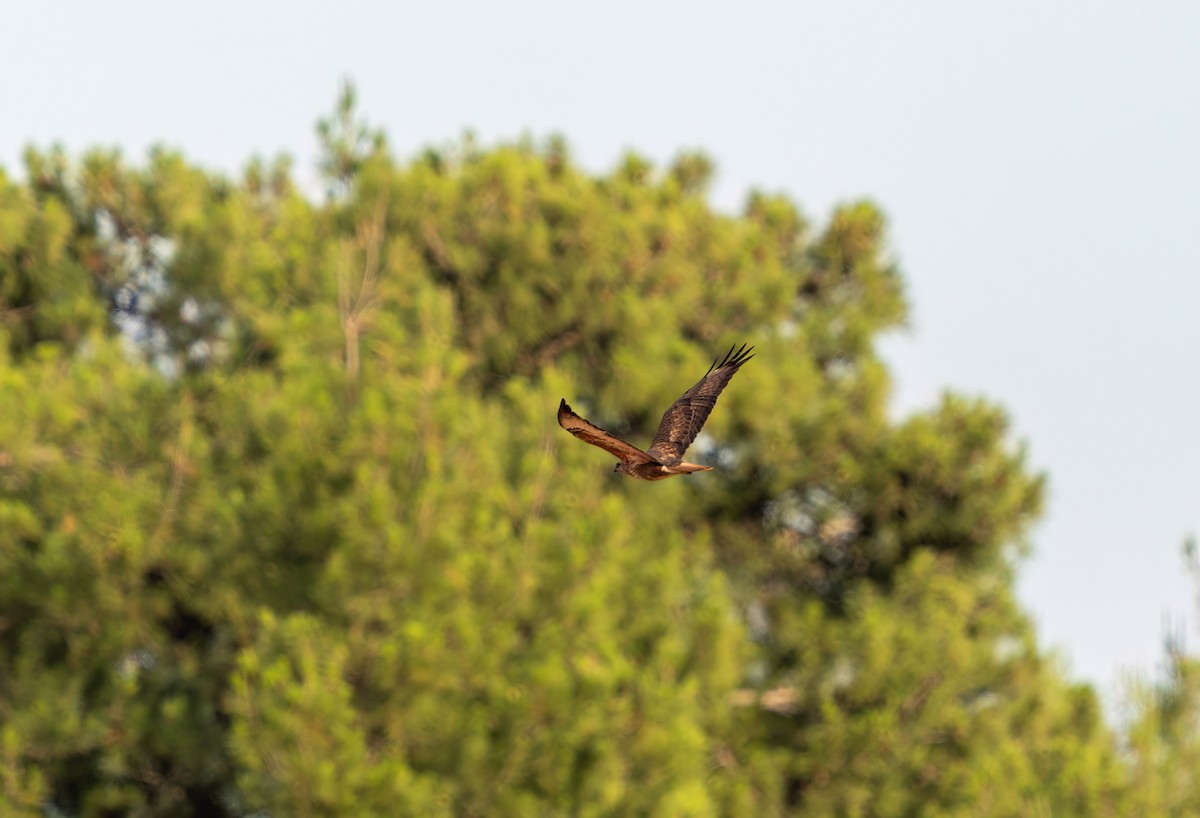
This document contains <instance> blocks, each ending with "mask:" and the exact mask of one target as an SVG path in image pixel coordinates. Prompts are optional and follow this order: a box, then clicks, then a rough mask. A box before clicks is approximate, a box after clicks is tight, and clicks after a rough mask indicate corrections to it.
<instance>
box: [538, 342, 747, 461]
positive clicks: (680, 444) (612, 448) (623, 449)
mask: <svg viewBox="0 0 1200 818" xmlns="http://www.w3.org/2000/svg"><path fill="white" fill-rule="evenodd" d="M753 350H754V347H750V348H747V347H746V345H745V344H742V348H741V349H739V350H738V351H737V352H736V353H735V352H734V351H733V347H730V348H729V352H728V353H726V355H725V358H724V360H722V361H721V362H720V363H719V364H718V363H717V362H716V360H714V361H713V365H712V366H710V367H709V368H708V372H706V373H705V375H704V377H703V378H701V379H700V380H699V381H697V382H696V385H695V386H693V387H692V388H691V389H689V390H688V391H686V392H684V393H683V397H681V398H680V399H679V400H677V401H675V402H674V403H673V404H671V408H670V409H668V410H667V411H666V412H664V413H663V416H662V420H661V421H659V424H658V431H657V432H656V433H655V434H654V441H653V442H652V443H651V444H650V448H649V449H648V450H647V451H644V452H643V451H642V450H641V449H639V448H638V447H637V446H634V445H633V444H632V443H626V442H625V441H624V440H621V438H619V437H616V436H615V435H611V434H609V433H608V432H606V431H604V430H603V429H601V428H600V427H599V426H596V425H594V424H592V423H590V422H588V421H587V420H585V419H583V418H581V417H580V416H579V415H577V414H575V413H574V412H572V411H571V407H570V406H568V405H567V401H566V399H565V398H564V399H563V400H562V402H561V403H559V404H558V425H559V426H561V427H563V428H564V429H566V430H567V431H568V432H570V433H571V434H573V435H575V437H577V438H579V439H580V440H582V441H584V442H585V443H591V444H592V445H593V446H599V447H600V448H601V449H604V450H605V451H606V452H608V453H609V454H612V455H614V456H615V457H616V458H617V459H618V460H620V461H621V462H620V463H618V464H617V465H616V467H615V468H614V469H613V471H617V472H620V473H621V474H628V475H629V476H630V477H636V478H638V479H640V480H663V479H665V478H667V477H670V476H671V475H673V474H691V473H692V472H695V471H712V466H700V465H697V464H696V463H685V462H684V460H683V453H684V452H686V451H687V448H688V446H690V445H692V441H693V440H695V439H696V435H698V434H700V429H701V428H703V426H704V421H706V420H708V416H709V413H711V412H712V410H713V407H714V406H716V405H717V396H718V395H720V394H721V390H723V389H724V388H725V387H726V386H727V385H728V384H729V380H730V378H732V377H733V374H734V373H735V372H737V371H738V369H739V368H740V367H741V365H742V364H744V363H746V361H748V360H750V359H751V358H753V357H754V356H753V355H751V354H750V353H751V352H752V351H753Z"/></svg>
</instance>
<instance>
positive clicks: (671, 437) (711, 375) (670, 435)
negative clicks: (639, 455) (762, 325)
mask: <svg viewBox="0 0 1200 818" xmlns="http://www.w3.org/2000/svg"><path fill="white" fill-rule="evenodd" d="M753 349H754V347H750V348H747V347H746V345H745V344H742V348H741V349H739V350H738V351H737V352H736V353H735V352H734V351H733V347H730V348H729V352H728V353H726V355H725V359H724V360H723V361H721V363H719V364H718V363H717V362H716V361H715V360H714V361H713V365H712V366H710V367H709V368H708V372H707V373H705V375H704V377H703V378H701V379H700V380H699V381H697V382H696V385H695V386H693V387H692V388H691V389H689V390H688V391H686V392H684V393H683V397H681V398H680V399H679V400H677V401H675V403H673V404H671V408H670V409H668V410H667V411H666V412H664V413H663V416H662V420H661V421H660V422H659V424H658V432H657V433H656V434H655V435H654V442H653V443H651V444H650V449H649V450H648V452H647V454H649V455H650V456H651V457H653V458H654V459H655V460H657V461H658V462H659V463H662V464H663V465H666V466H673V465H675V464H676V463H678V462H679V461H681V460H682V459H683V453H684V452H686V451H687V448H688V446H691V445H692V441H693V440H695V439H696V435H698V434H700V430H701V429H702V428H703V427H704V421H706V420H708V416H709V414H710V413H711V412H712V410H713V407H714V406H716V405H717V396H718V395H720V394H721V390H723V389H724V388H725V387H726V385H727V384H728V383H729V379H730V378H732V377H733V373H735V372H737V371H738V368H739V367H741V365H742V364H744V363H746V361H748V360H750V359H751V358H753V357H754V356H753V355H751V354H750V353H751V351H753Z"/></svg>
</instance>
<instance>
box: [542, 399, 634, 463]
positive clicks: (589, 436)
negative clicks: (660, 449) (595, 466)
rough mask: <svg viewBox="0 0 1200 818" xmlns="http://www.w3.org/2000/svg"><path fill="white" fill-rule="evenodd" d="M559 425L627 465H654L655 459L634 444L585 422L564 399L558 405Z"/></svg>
mask: <svg viewBox="0 0 1200 818" xmlns="http://www.w3.org/2000/svg"><path fill="white" fill-rule="evenodd" d="M558 425H559V426H561V427H563V428H564V429H566V430H567V431H568V432H570V433H571V434H573V435H575V437H577V438H579V439H580V440H582V441H583V442H584V443H591V444H592V445H593V446H599V447H600V448H601V449H604V451H606V452H608V453H609V454H612V455H615V456H616V457H617V458H618V459H619V460H621V461H622V462H625V463H630V462H632V463H653V462H654V458H652V457H650V456H649V455H648V454H646V453H645V452H643V451H642V450H641V449H639V448H638V447H637V446H634V445H633V444H632V443H626V442H625V441H624V440H621V438H619V437H616V436H614V435H611V434H609V433H608V432H606V431H604V430H603V429H601V428H600V427H599V426H596V425H595V424H593V423H590V422H589V421H587V420H584V419H583V418H581V417H580V416H579V415H577V414H575V413H574V412H572V411H571V407H570V406H567V401H566V399H565V398H564V399H563V401H562V402H561V403H559V404H558Z"/></svg>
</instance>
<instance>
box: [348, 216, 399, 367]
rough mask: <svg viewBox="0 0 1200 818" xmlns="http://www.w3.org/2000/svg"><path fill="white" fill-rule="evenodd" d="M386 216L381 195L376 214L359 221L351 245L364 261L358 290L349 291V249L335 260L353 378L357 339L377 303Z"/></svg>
mask: <svg viewBox="0 0 1200 818" xmlns="http://www.w3.org/2000/svg"><path fill="white" fill-rule="evenodd" d="M386 220H387V199H386V198H381V199H380V200H379V203H378V204H377V205H376V206H375V214H374V216H373V217H372V219H371V221H370V222H369V223H367V224H364V225H361V226H360V227H359V230H358V237H357V242H356V247H355V248H354V249H355V250H358V251H360V252H361V253H362V254H363V256H364V261H363V272H362V278H361V279H360V280H359V282H358V292H357V293H352V292H351V290H352V286H351V282H350V273H349V267H350V263H349V261H348V260H347V259H346V256H349V255H350V253H346V254H344V255H343V259H342V262H341V263H339V264H338V276H337V279H338V315H339V317H340V319H341V322H342V332H343V333H344V334H345V336H346V374H347V375H349V377H350V380H351V381H352V382H353V381H357V380H358V372H359V339H360V337H361V335H362V333H363V331H364V330H365V329H366V328H367V327H368V326H370V323H371V319H372V318H373V317H374V314H375V309H376V307H377V306H378V296H379V274H380V272H381V271H382V265H381V258H382V256H383V243H384V240H385V238H386V236H387V226H386Z"/></svg>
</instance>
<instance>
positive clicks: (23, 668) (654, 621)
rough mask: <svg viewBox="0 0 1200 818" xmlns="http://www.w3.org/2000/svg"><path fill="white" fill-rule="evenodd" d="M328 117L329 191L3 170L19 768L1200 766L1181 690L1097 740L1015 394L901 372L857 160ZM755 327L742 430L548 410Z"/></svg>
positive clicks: (572, 808) (1104, 799)
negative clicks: (581, 426) (614, 151)
mask: <svg viewBox="0 0 1200 818" xmlns="http://www.w3.org/2000/svg"><path fill="white" fill-rule="evenodd" d="M319 136H320V138H321V140H322V145H323V147H324V151H325V156H324V159H323V162H322V169H323V171H324V173H325V175H326V181H327V182H328V184H329V189H328V193H329V195H328V196H327V198H326V199H325V200H324V201H321V202H313V201H311V200H309V199H308V198H306V197H304V196H303V195H301V194H300V193H299V191H298V190H297V188H296V186H295V184H294V183H293V181H292V179H291V170H290V165H289V163H288V162H287V161H286V160H283V159H280V160H275V161H272V162H267V161H263V160H254V161H252V162H251V163H250V164H249V165H248V167H247V169H246V171H245V172H244V174H242V176H241V177H240V178H238V179H235V180H231V179H226V178H223V177H220V176H218V175H215V174H212V173H209V172H206V171H204V170H202V169H200V168H196V167H194V166H192V165H190V164H189V163H188V162H187V161H186V160H185V159H184V158H183V157H182V156H181V155H179V154H178V153H175V152H173V151H170V150H166V149H162V148H159V149H155V150H153V151H152V152H151V154H150V156H149V157H148V159H147V161H146V162H145V164H144V165H129V164H127V163H126V162H125V161H124V160H123V159H122V158H121V157H120V156H119V155H118V154H116V153H115V152H105V151H93V152H91V153H88V154H86V155H85V156H84V157H83V158H82V160H81V161H78V162H75V161H71V160H69V159H68V158H67V156H66V155H65V153H64V152H63V151H62V150H60V149H54V150H51V151H48V152H45V153H41V152H38V151H35V150H30V151H29V152H28V154H27V156H26V169H25V178H24V180H23V181H19V182H18V181H12V180H11V179H10V178H9V177H8V176H7V175H4V174H0V336H2V338H0V342H2V343H0V356H2V357H0V394H2V395H3V403H4V412H2V413H0V651H2V652H3V653H2V661H0V666H2V667H3V668H4V672H3V673H0V755H2V763H0V811H3V812H4V813H5V814H29V815H35V814H46V813H55V814H68V815H146V816H151V815H172V816H176V815H251V814H256V815H298V816H306V815H388V816H391V815H421V816H425V815H463V816H467V815H510V814H512V815H531V816H532V815H537V816H543V815H568V814H570V815H614V814H629V815H643V814H655V815H681V816H685V815H695V816H701V815H719V814H728V815H744V814H763V815H783V814H804V815H807V816H813V815H830V816H833V815H863V816H867V815H871V816H875V815H879V816H888V815H897V816H899V815H917V814H921V815H926V814H928V815H945V816H959V815H962V816H967V815H970V816H979V815H996V816H1007V815H1013V816H1025V815H1043V814H1054V815H1079V816H1083V815H1121V814H1129V813H1125V812H1122V811H1121V807H1123V806H1127V805H1129V804H1132V803H1139V804H1140V803H1152V804H1153V805H1156V806H1155V809H1158V808H1159V806H1158V805H1170V806H1169V807H1168V806H1161V809H1163V810H1166V809H1175V810H1176V813H1170V812H1160V813H1158V814H1184V812H1186V811H1187V810H1188V809H1189V808H1191V806H1192V805H1194V803H1195V802H1194V801H1187V800H1186V797H1190V796H1186V797H1185V795H1182V794H1181V793H1182V792H1183V791H1184V790H1185V789H1186V786H1187V782H1186V781H1184V778H1185V776H1184V774H1183V772H1182V771H1183V770H1184V769H1185V767H1184V766H1183V763H1184V762H1183V759H1191V754H1194V753H1193V751H1194V747H1193V746H1192V745H1193V744H1194V742H1193V741H1192V740H1191V738H1189V736H1194V735H1195V733H1194V731H1192V732H1187V730H1183V729H1182V728H1180V727H1179V725H1180V724H1183V721H1181V718H1182V717H1179V716H1171V715H1169V714H1167V711H1166V710H1164V709H1163V707H1159V706H1157V705H1156V707H1158V709H1147V710H1146V713H1145V716H1144V719H1143V721H1142V722H1139V726H1138V727H1137V729H1136V730H1135V731H1134V732H1133V733H1131V736H1132V737H1133V744H1132V748H1133V749H1132V754H1127V756H1121V755H1119V754H1118V748H1117V743H1116V740H1115V739H1114V737H1113V735H1112V733H1111V732H1110V731H1109V730H1108V729H1107V728H1106V727H1105V725H1104V724H1103V722H1102V721H1101V719H1100V717H1099V715H1098V711H1097V706H1096V703H1095V700H1094V696H1093V694H1092V693H1091V691H1090V690H1088V689H1087V688H1083V687H1073V686H1071V685H1070V684H1068V683H1067V682H1066V681H1065V680H1064V679H1063V677H1062V675H1061V674H1060V673H1059V671H1058V670H1057V669H1056V667H1055V665H1054V664H1053V662H1051V661H1049V660H1047V658H1046V657H1044V656H1042V655H1041V654H1040V653H1039V651H1038V648H1037V646H1036V644H1035V643H1034V640H1033V637H1032V635H1031V632H1030V628H1029V625H1028V623H1027V622H1026V621H1025V619H1024V618H1023V616H1022V615H1021V613H1020V611H1019V610H1018V608H1017V606H1016V605H1015V603H1014V602H1013V600H1012V589H1011V572H1012V567H1013V566H1012V560H1013V558H1014V548H1013V547H1014V546H1020V545H1021V543H1022V542H1023V538H1024V536H1025V533H1026V531H1027V529H1028V526H1029V525H1030V523H1031V521H1032V520H1033V519H1034V518H1035V516H1036V514H1037V513H1038V511H1039V509H1040V504H1041V498H1042V492H1043V481H1042V478H1041V477H1040V476H1038V475H1033V474H1030V472H1029V470H1028V468H1027V466H1026V463H1025V459H1024V452H1023V450H1022V449H1021V447H1019V446H1016V445H1014V444H1013V442H1012V441H1011V437H1010V433H1009V429H1008V425H1007V421H1006V419H1005V417H1004V414H1003V412H1002V411H1001V410H1000V409H998V408H997V407H995V406H992V405H989V404H986V403H983V402H981V401H977V400H970V399H965V398H961V397H957V396H953V395H948V396H946V397H945V399H944V400H943V401H942V402H941V403H940V404H939V405H938V406H937V407H934V408H933V409H932V410H930V411H928V412H925V413H920V414H917V415H914V416H912V417H910V418H907V419H905V420H902V421H900V422H894V421H892V420H890V419H889V417H888V415H887V412H886V409H887V400H888V394H889V384H888V377H887V372H886V369H885V368H884V366H883V365H882V363H881V362H880V360H879V359H878V357H877V355H876V353H875V349H874V343H875V339H876V338H877V337H878V336H879V334H880V333H881V332H883V331H884V330H886V329H888V328H891V327H895V326H897V325H899V324H901V323H902V322H903V321H904V319H905V304H904V299H903V294H902V289H901V279H900V274H899V272H898V270H897V269H896V268H895V266H894V265H893V264H892V263H891V262H890V261H889V254H888V252H887V247H886V224H885V220H884V218H883V215H882V213H881V212H880V211H879V210H878V208H876V207H875V206H874V205H872V204H871V203H869V202H856V203H850V204H847V205H845V206H842V207H840V208H838V209H837V210H835V212H834V213H833V214H831V216H830V218H829V220H828V222H827V223H826V224H825V225H824V226H823V227H821V228H819V229H817V228H814V227H812V226H811V225H810V222H809V220H808V219H807V218H806V217H804V216H803V215H802V214H801V213H800V212H799V210H798V209H797V207H796V206H795V205H794V204H793V203H791V202H790V201H788V200H787V199H785V198H783V197H779V196H772V195H768V194H764V193H753V194H751V195H750V197H749V198H748V201H747V205H746V208H745V210H744V212H743V213H742V214H740V215H736V216H731V215H722V214H718V213H716V212H714V211H713V210H712V209H711V208H710V207H709V206H708V204H707V203H706V201H705V200H704V198H703V193H704V190H705V186H706V185H707V183H708V180H709V179H710V177H711V175H712V163H711V161H710V160H709V159H707V158H706V157H704V156H703V155H701V154H683V155H681V156H680V157H679V158H678V159H677V160H676V161H675V162H674V163H673V164H672V166H671V167H669V168H667V169H665V170H661V171H660V170H658V169H656V168H655V167H654V166H653V165H652V164H651V163H650V162H648V161H646V160H645V159H644V158H642V157H639V156H637V155H636V154H632V153H631V154H629V155H627V156H626V157H624V158H623V159H622V161H621V162H620V163H619V165H618V167H617V168H616V169H615V170H614V171H613V172H611V173H610V174H606V175H600V176H593V175H590V174H588V173H585V172H584V171H583V170H581V169H580V168H578V167H576V166H575V165H574V164H572V162H571V159H570V156H569V152H568V150H567V148H566V146H565V143H564V142H563V140H562V139H561V138H552V139H550V140H548V141H547V143H546V144H545V145H543V146H539V145H536V144H534V143H533V142H532V141H531V140H525V141H523V142H520V143H517V144H514V145H506V146H500V147H496V148H493V149H487V150H485V149H482V148H480V147H479V146H478V145H476V144H475V142H474V141H473V140H472V139H471V138H469V137H468V138H465V139H464V140H463V141H462V142H461V143H459V144H456V145H452V146H450V147H447V148H444V149H440V150H429V151H426V152H425V153H424V154H422V155H421V156H418V157H416V158H414V159H413V160H411V161H408V162H400V161H397V160H396V159H394V158H393V157H392V156H391V155H390V153H389V151H388V147H387V144H386V141H385V139H384V138H383V136H382V134H380V133H378V132H376V131H373V130H372V129H371V128H369V127H368V126H366V125H364V124H363V123H362V122H361V120H359V118H358V117H357V114H356V112H355V108H354V94H353V89H352V88H350V87H347V88H346V89H345V90H344V93H343V95H342V97H341V99H340V100H339V103H338V106H337V109H336V111H335V112H334V114H333V116H332V117H331V118H330V119H328V120H325V121H323V122H322V123H321V125H320V127H319ZM735 341H736V342H741V341H747V342H750V343H753V344H755V345H756V346H757V349H758V357H757V358H756V359H755V360H754V361H753V362H752V363H751V365H749V366H747V367H746V368H745V369H744V370H742V372H741V373H740V374H739V375H738V378H737V381H736V382H735V383H734V385H733V387H732V388H731V389H729V390H728V391H727V392H726V394H725V395H724V396H723V397H722V400H721V404H720V408H719V409H718V410H717V412H716V413H715V414H714V415H713V417H712V418H711V421H710V423H709V425H708V427H707V428H706V431H705V434H704V435H703V436H702V438H701V440H699V441H698V442H697V444H696V453H695V454H696V456H697V457H698V458H700V459H702V460H707V461H709V462H714V463H716V464H717V465H718V466H719V467H720V469H719V471H716V472H713V473H711V474H706V475H702V476H698V477H692V478H680V479H676V480H671V481H665V482H663V483H659V484H642V483H634V482H633V481H628V480H622V479H619V478H616V477H613V476H611V475H610V474H607V473H606V472H607V471H608V468H607V466H609V465H610V464H611V463H610V462H606V458H605V456H604V455H603V453H601V452H600V451H599V450H596V449H591V448H589V447H586V446H582V445H580V444H579V443H578V442H576V441H575V440H574V439H573V438H571V437H570V436H568V435H566V434H564V433H563V432H562V431H561V430H559V429H558V428H557V426H556V424H555V422H554V407H555V406H556V405H557V402H558V399H559V398H560V397H563V396H567V397H569V398H570V399H571V400H572V402H573V403H575V404H576V405H577V406H578V407H579V408H580V410H581V411H583V412H584V413H585V414H586V415H588V416H589V417H591V418H592V419H594V420H595V421H597V422H600V423H602V424H603V425H605V426H607V427H609V428H610V429H612V431H614V432H616V433H618V434H622V435H625V436H629V437H630V438H631V439H633V440H635V441H639V442H643V443H644V442H646V441H647V440H648V439H649V437H650V435H651V434H652V433H653V429H654V427H655V425H656V424H657V422H658V418H659V414H660V413H661V411H662V409H663V408H664V407H665V406H666V405H667V404H668V403H670V401H672V400H673V399H674V398H675V397H677V396H678V394H679V393H680V392H681V391H682V390H683V389H684V388H686V387H687V386H688V385H690V384H691V383H692V382H693V381H694V379H695V378H696V377H697V376H698V375H699V374H700V373H701V372H703V370H704V367H706V366H707V365H708V362H709V360H711V358H712V356H714V355H716V354H717V353H718V352H723V351H724V348H726V347H727V346H728V345H729V344H730V343H733V342H735ZM1180 667H1181V668H1182V667H1183V665H1180ZM1184 678H1185V677H1184V675H1183V674H1182V671H1181V675H1180V676H1179V679H1180V680H1183V679H1184ZM1186 678H1188V679H1190V678H1191V677H1190V676H1187V677H1186ZM1189 685H1190V682H1188V683H1187V684H1185V683H1184V682H1183V681H1179V683H1178V685H1177V688H1178V690H1181V691H1182V690H1185V689H1188V690H1190V686H1189ZM1172 690H1176V688H1172ZM1181 700H1187V699H1186V697H1184V699H1181ZM1155 701H1157V702H1160V703H1161V702H1162V701H1164V699H1162V698H1161V697H1160V698H1159V699H1155ZM1177 712H1193V711H1187V710H1186V708H1183V709H1179V708H1176V709H1175V710H1172V711H1170V713H1177ZM1164 714H1167V715H1164ZM1164 725H1170V729H1168V727H1167V726H1164ZM1189 729H1190V728H1189ZM1172 730H1176V731H1177V732H1171V731H1172ZM1179 730H1182V732H1178V731H1179ZM1164 736H1165V738H1164ZM1164 748H1166V749H1164ZM1148 781H1152V782H1154V783H1153V787H1151V785H1150V784H1145V787H1146V788H1148V789H1147V790H1146V791H1147V792H1152V793H1153V799H1156V800H1153V801H1152V802H1151V801H1144V800H1143V801H1136V800H1130V799H1132V798H1133V795H1132V794H1133V793H1134V791H1135V790H1136V789H1137V788H1139V787H1142V786H1143V782H1148ZM1146 797H1147V798H1149V797H1150V796H1146ZM1147 809H1148V810H1149V812H1147V813H1145V814H1151V813H1153V812H1154V809H1151V808H1150V807H1147Z"/></svg>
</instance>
